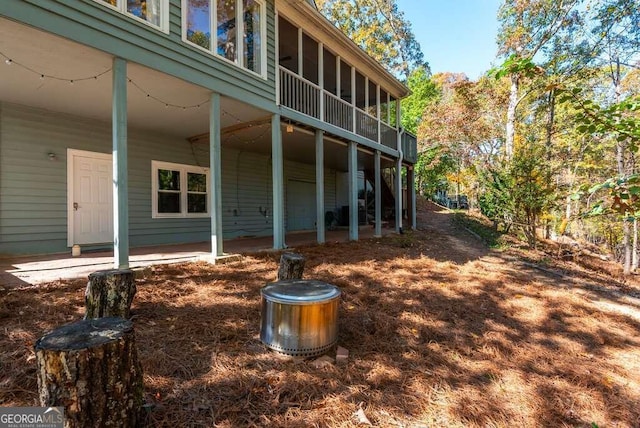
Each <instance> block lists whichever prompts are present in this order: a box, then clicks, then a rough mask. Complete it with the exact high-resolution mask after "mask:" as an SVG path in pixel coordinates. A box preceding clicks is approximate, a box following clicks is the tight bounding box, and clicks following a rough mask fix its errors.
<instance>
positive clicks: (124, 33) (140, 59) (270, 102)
mask: <svg viewBox="0 0 640 428" xmlns="http://www.w3.org/2000/svg"><path fill="white" fill-rule="evenodd" d="M266 5H267V40H266V45H267V70H268V71H267V79H263V78H261V77H259V76H257V75H255V74H253V73H250V72H246V71H244V70H243V69H242V68H240V67H236V66H235V65H233V64H230V63H228V62H226V61H224V60H222V59H219V58H216V57H215V56H214V55H210V54H207V53H206V52H203V51H201V50H199V49H197V48H195V47H193V46H190V45H188V44H187V43H184V42H183V41H182V28H181V25H182V24H181V10H180V6H181V2H180V0H170V8H169V9H170V19H169V21H170V22H169V27H170V31H169V34H166V33H163V32H162V31H160V30H157V29H155V28H152V27H150V26H148V25H145V24H143V23H140V22H137V21H136V20H134V19H131V18H129V17H127V16H126V15H123V14H121V13H119V12H117V11H114V10H112V9H110V8H109V7H107V6H105V5H102V4H100V3H99V2H96V1H89V0H86V1H78V0H3V1H0V15H1V16H6V17H8V18H10V19H13V20H15V21H18V22H23V23H25V24H28V25H31V26H34V27H36V28H40V29H43V30H45V31H48V32H51V33H54V34H57V35H59V36H62V37H65V38H68V39H70V40H74V41H76V42H78V43H81V44H84V45H88V46H92V47H94V48H97V49H99V50H101V51H104V52H107V53H110V54H112V55H114V56H118V57H121V58H124V59H126V60H129V61H134V62H136V63H139V64H142V65H145V66H147V67H150V68H152V69H155V70H158V71H161V72H163V73H167V74H169V75H172V76H175V77H178V78H180V79H183V80H185V81H188V82H191V83H194V84H197V85H200V86H203V87H205V88H208V89H211V90H212V91H215V92H218V93H220V94H222V95H225V96H229V97H232V98H235V99H238V100H242V101H243V102H247V103H250V104H253V105H255V106H257V107H260V108H262V109H265V110H267V111H271V112H275V111H276V105H275V24H274V22H275V20H274V16H275V13H274V4H273V0H267V2H266Z"/></svg>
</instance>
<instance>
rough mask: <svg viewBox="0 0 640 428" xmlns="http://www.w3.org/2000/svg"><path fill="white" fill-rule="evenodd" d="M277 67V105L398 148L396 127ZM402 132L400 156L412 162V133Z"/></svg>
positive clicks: (413, 152)
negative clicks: (278, 72) (278, 88)
mask: <svg viewBox="0 0 640 428" xmlns="http://www.w3.org/2000/svg"><path fill="white" fill-rule="evenodd" d="M279 68H280V104H281V105H283V106H285V107H289V108H290V109H293V110H295V111H297V112H300V113H302V114H305V115H307V116H310V117H313V118H315V119H318V120H322V121H324V122H326V123H330V124H331V125H334V126H337V127H339V128H342V129H344V130H347V131H349V132H353V133H354V134H357V135H360V136H361V137H364V138H367V139H369V140H371V141H373V142H374V143H378V144H382V145H384V146H386V147H389V148H391V149H397V148H398V130H397V129H395V128H394V127H392V126H389V125H387V124H386V123H384V122H383V121H381V120H379V119H378V118H376V117H375V116H372V115H370V114H369V113H367V112H365V111H364V110H361V109H360V108H358V107H356V106H355V105H354V104H352V103H349V102H346V101H344V100H343V99H341V98H340V97H338V96H336V95H334V94H332V93H331V92H329V91H326V90H324V89H322V88H321V87H320V86H319V85H317V84H315V83H313V82H311V81H309V80H307V79H305V78H303V77H301V76H299V75H297V74H296V73H294V72H292V71H290V70H288V69H286V68H284V67H282V66H280V67H279ZM403 135H404V136H403V138H402V149H403V151H404V153H405V156H404V158H405V159H406V160H408V161H410V162H411V161H413V162H415V158H416V155H415V152H416V150H415V137H414V136H409V134H403ZM411 137H412V138H413V140H412V139H411ZM412 144H413V145H412ZM405 146H406V149H405Z"/></svg>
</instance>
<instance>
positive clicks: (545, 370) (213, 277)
mask: <svg viewBox="0 0 640 428" xmlns="http://www.w3.org/2000/svg"><path fill="white" fill-rule="evenodd" d="M442 218H443V221H444V217H442ZM447 224H448V223H447ZM421 229H422V230H420V231H418V232H415V233H411V234H405V235H398V236H392V237H388V238H385V239H381V240H367V241H360V242H354V243H349V244H334V243H328V244H326V245H324V246H311V247H304V248H298V249H297V251H299V252H301V253H302V254H304V255H305V257H306V258H307V267H306V269H305V272H306V276H307V277H309V278H316V279H320V280H323V281H326V282H330V283H333V284H335V285H337V286H339V287H340V288H341V290H342V296H341V300H340V309H339V311H340V320H339V340H338V343H339V345H340V346H343V347H345V348H347V349H348V350H349V359H348V361H347V363H346V364H329V365H325V366H324V367H319V368H317V367H316V366H315V365H314V364H313V363H312V362H313V359H310V360H305V359H300V358H291V357H285V356H281V355H278V354H276V353H274V352H272V351H269V350H267V349H266V348H265V347H264V346H263V345H262V343H261V342H260V340H259V330H260V287H262V286H263V285H264V284H265V283H266V282H268V281H273V280H274V278H275V275H276V271H277V262H278V258H279V255H278V254H261V255H260V254H259V255H253V256H245V257H244V258H243V259H242V261H240V262H236V263H233V264H228V265H217V266H211V265H207V264H184V265H173V266H163V267H156V268H155V269H154V271H153V273H152V275H151V276H150V277H148V278H147V279H142V280H139V282H138V284H137V285H138V294H137V295H136V298H135V300H134V303H133V307H132V316H133V321H134V323H135V326H136V335H137V344H138V348H139V351H140V358H141V362H142V366H143V370H144V381H145V400H146V403H147V404H146V406H145V412H146V415H147V420H148V424H149V426H166V427H187V426H192V427H199V426H200V427H213V426H217V427H251V426H269V427H278V426H282V427H285V426H286V427H298V426H299V427H306V426H309V427H314V426H316V427H355V426H365V425H366V424H367V421H368V422H369V423H370V424H372V425H373V426H380V427H392V426H397V427H427V426H451V427H457V426H459V427H463V426H464V427H469V426H471V427H473V426H477V427H480V426H482V427H484V426H498V427H507V426H509V427H511V426H554V427H556V426H578V427H588V426H592V423H595V424H597V426H600V427H605V426H607V427H608V426H616V427H638V426H640V305H639V304H638V300H637V299H635V298H632V297H630V296H629V293H626V292H622V291H615V290H612V285H611V284H615V283H616V279H613V278H610V277H609V278H605V279H603V278H602V275H599V276H598V277H594V279H593V280H587V279H584V277H585V273H584V272H576V275H575V278H578V279H572V278H573V276H572V271H571V270H568V269H569V268H567V269H565V271H564V274H563V276H562V277H559V276H554V275H549V274H546V273H545V272H543V271H539V270H536V269H532V268H530V267H528V266H527V265H526V264H521V263H518V261H517V260H515V261H514V259H513V258H511V257H507V256H508V255H507V254H506V253H504V252H496V251H491V250H489V249H486V248H485V247H483V246H482V245H480V244H478V243H477V242H475V241H474V238H473V237H471V238H469V237H468V236H464V235H463V234H458V235H456V233H451V231H450V230H444V231H443V226H442V225H438V224H433V223H432V224H427V225H425V226H424V227H422V226H421ZM576 269H577V268H576ZM578 273H579V275H578ZM85 286H86V280H77V281H70V282H58V283H51V284H47V285H45V286H39V287H33V288H24V289H9V290H4V291H2V292H1V295H0V297H1V299H0V320H1V322H2V330H1V331H0V373H1V374H0V405H3V406H9V405H11V406H32V405H37V396H36V375H35V356H34V353H33V343H34V342H35V340H36V339H37V338H38V337H40V336H41V335H43V334H44V333H45V332H47V331H49V330H51V329H53V328H55V327H57V326H60V325H62V324H66V323H68V322H71V321H74V320H77V319H79V318H81V317H82V315H83V310H84V308H83V297H84V288H85ZM627 287H629V285H628V284H627ZM633 287H635V286H632V288H633ZM634 289H636V288H634ZM334 356H335V355H334Z"/></svg>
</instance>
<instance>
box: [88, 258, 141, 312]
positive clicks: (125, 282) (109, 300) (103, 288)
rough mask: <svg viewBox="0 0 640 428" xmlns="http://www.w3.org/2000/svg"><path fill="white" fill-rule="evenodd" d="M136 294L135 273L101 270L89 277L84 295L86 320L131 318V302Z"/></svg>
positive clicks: (125, 270)
mask: <svg viewBox="0 0 640 428" xmlns="http://www.w3.org/2000/svg"><path fill="white" fill-rule="evenodd" d="M135 294H136V282H135V278H134V274H133V271H131V270H129V269H123V270H118V269H112V270H100V271H97V272H93V273H92V274H90V275H89V283H88V284H87V290H86V292H85V295H84V302H85V308H86V312H85V315H84V319H91V318H102V317H121V318H125V319H127V318H129V311H130V309H131V302H133V296H135Z"/></svg>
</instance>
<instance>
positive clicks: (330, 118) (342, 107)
mask: <svg viewBox="0 0 640 428" xmlns="http://www.w3.org/2000/svg"><path fill="white" fill-rule="evenodd" d="M323 96H324V121H325V122H327V123H330V124H332V125H335V126H337V127H339V128H342V129H346V130H347V131H351V132H353V106H352V105H351V104H349V103H348V102H346V101H344V100H341V99H340V98H338V97H336V96H335V95H333V94H332V93H330V92H327V91H323Z"/></svg>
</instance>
